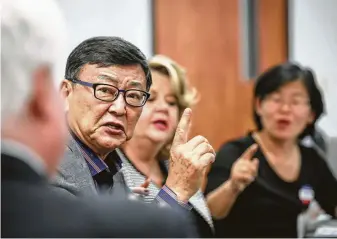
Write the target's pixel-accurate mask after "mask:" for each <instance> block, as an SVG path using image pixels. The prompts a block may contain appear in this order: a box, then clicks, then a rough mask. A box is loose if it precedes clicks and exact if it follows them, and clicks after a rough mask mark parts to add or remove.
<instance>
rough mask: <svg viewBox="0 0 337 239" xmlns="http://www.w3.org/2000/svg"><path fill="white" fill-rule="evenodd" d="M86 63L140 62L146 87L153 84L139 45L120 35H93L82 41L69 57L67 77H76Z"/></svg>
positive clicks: (105, 65) (118, 63)
mask: <svg viewBox="0 0 337 239" xmlns="http://www.w3.org/2000/svg"><path fill="white" fill-rule="evenodd" d="M85 64H97V65H98V66H99V67H109V66H112V65H120V66H123V65H135V64H139V65H140V66H141V67H142V69H143V71H144V73H145V77H146V89H147V90H149V89H150V86H151V84H152V77H151V72H150V69H149V65H148V63H147V60H146V57H145V55H144V54H143V53H142V52H141V50H140V49H139V48H138V47H136V46H135V45H133V44H132V43H130V42H128V41H126V40H124V39H122V38H120V37H108V36H101V37H93V38H89V39H87V40H85V41H83V42H82V43H80V44H79V45H78V46H77V47H76V48H75V49H74V50H73V51H72V52H71V53H70V55H69V57H68V59H67V65H66V71H65V78H66V79H73V78H76V77H77V76H78V73H79V72H80V70H81V68H82V67H83V66H84V65H85Z"/></svg>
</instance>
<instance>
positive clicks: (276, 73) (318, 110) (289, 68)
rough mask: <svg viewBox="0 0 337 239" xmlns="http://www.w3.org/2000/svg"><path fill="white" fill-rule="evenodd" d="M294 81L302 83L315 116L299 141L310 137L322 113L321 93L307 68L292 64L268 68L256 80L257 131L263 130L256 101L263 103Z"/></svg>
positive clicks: (255, 114)
mask: <svg viewBox="0 0 337 239" xmlns="http://www.w3.org/2000/svg"><path fill="white" fill-rule="evenodd" d="M295 81H302V82H303V84H304V86H305V88H306V90H307V92H308V95H309V100H310V107H311V110H312V111H313V112H314V114H315V119H314V120H313V122H312V123H311V124H310V125H308V126H307V127H306V128H305V129H304V131H303V132H302V133H301V135H300V136H299V138H300V139H302V138H303V137H305V136H307V135H312V134H313V133H314V130H315V123H316V121H317V119H318V118H319V117H320V116H321V115H322V113H323V112H324V103H323V99H322V95H321V92H320V90H319V88H318V86H317V84H316V80H315V76H314V72H313V71H312V70H310V69H308V68H302V67H301V66H299V65H297V64H293V63H284V64H280V65H276V66H274V67H271V68H269V69H268V70H266V71H265V72H264V73H262V74H261V75H260V76H259V77H258V78H257V80H256V83H255V88H254V103H253V104H254V121H255V124H256V126H257V128H258V130H261V129H263V125H262V123H261V119H260V116H259V115H258V114H257V112H256V108H255V102H256V99H259V100H260V101H263V100H264V99H265V98H266V96H268V95H269V94H271V93H274V92H276V91H277V90H279V89H280V88H281V87H282V86H284V85H286V84H288V83H290V82H295Z"/></svg>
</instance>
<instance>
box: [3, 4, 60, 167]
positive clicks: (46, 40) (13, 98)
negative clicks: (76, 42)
mask: <svg viewBox="0 0 337 239" xmlns="http://www.w3.org/2000/svg"><path fill="white" fill-rule="evenodd" d="M1 5H2V9H1V10H2V11H1V138H6V139H12V140H15V141H18V142H20V143H22V144H24V145H26V146H28V147H30V148H31V149H32V150H34V151H35V153H37V154H38V155H39V156H40V157H41V158H43V159H44V161H45V162H46V167H47V169H48V172H49V173H51V172H52V171H53V170H54V169H55V167H56V165H57V163H58V159H59V157H60V155H61V154H62V152H63V147H64V143H65V135H66V134H65V132H66V127H65V122H64V116H63V109H62V102H61V99H60V98H59V94H58V93H57V88H56V86H57V79H56V78H55V74H54V73H55V68H57V67H56V65H57V63H58V62H60V60H61V57H62V55H61V54H60V53H61V52H62V51H63V49H64V43H65V41H64V40H65V34H66V32H65V23H64V19H63V16H62V14H61V12H60V9H59V8H58V6H57V4H56V3H55V2H54V1H53V0H43V1H36V0H2V1H1Z"/></svg>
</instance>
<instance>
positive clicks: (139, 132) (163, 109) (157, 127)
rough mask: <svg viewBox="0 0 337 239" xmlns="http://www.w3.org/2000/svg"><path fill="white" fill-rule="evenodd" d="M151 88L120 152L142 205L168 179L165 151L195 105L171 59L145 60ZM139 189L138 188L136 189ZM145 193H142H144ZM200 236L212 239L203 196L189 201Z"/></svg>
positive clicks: (192, 91) (192, 92) (182, 72)
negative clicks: (177, 128)
mask: <svg viewBox="0 0 337 239" xmlns="http://www.w3.org/2000/svg"><path fill="white" fill-rule="evenodd" d="M149 66H150V69H151V74H152V80H153V84H152V86H151V90H150V94H151V96H150V98H149V100H148V102H147V103H146V105H145V106H144V109H143V112H142V115H141V117H140V119H139V121H138V123H137V126H136V128H135V131H134V135H133V137H132V139H131V140H129V141H127V142H126V143H125V144H124V145H123V147H122V150H117V153H118V154H119V157H120V158H121V159H122V163H123V170H122V173H123V176H124V179H125V182H126V184H127V186H128V187H130V188H132V189H133V191H134V192H138V193H139V194H140V197H141V198H143V199H144V200H145V201H147V202H150V201H152V200H153V199H154V198H155V197H156V195H157V194H158V192H159V191H160V188H161V187H162V186H163V185H164V184H165V180H166V177H167V175H168V170H169V169H168V167H167V166H168V162H167V161H168V151H169V149H170V144H171V142H172V139H173V136H174V132H175V130H176V127H177V124H178V122H179V118H180V116H181V114H182V113H183V111H184V109H186V108H187V107H191V106H193V105H194V104H195V103H196V101H197V93H196V90H195V89H192V88H190V87H189V86H188V82H187V79H186V72H185V70H184V69H183V68H182V67H181V66H179V65H178V64H177V63H176V62H174V61H173V60H172V59H170V58H168V57H166V56H163V55H156V56H154V57H153V58H151V59H150V60H149ZM139 186H142V187H139ZM144 189H145V190H144ZM189 206H190V208H189V210H191V211H192V213H193V214H194V215H195V218H196V221H197V225H198V228H199V232H200V235H201V236H204V237H210V236H212V230H213V223H212V219H211V216H210V213H209V210H208V208H207V205H206V203H205V200H204V197H203V194H202V193H201V191H198V192H197V193H196V194H195V195H194V196H193V197H192V198H191V199H190V201H189Z"/></svg>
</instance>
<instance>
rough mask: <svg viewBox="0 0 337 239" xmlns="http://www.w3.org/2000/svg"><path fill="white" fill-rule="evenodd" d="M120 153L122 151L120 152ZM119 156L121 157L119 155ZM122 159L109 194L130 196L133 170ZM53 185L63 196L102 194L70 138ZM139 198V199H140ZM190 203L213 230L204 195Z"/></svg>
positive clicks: (200, 194) (196, 196) (198, 194)
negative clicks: (116, 192)
mask: <svg viewBox="0 0 337 239" xmlns="http://www.w3.org/2000/svg"><path fill="white" fill-rule="evenodd" d="M118 152H120V151H118ZM119 156H121V155H120V154H119ZM121 159H122V165H123V166H122V170H120V171H119V172H117V173H116V174H115V176H114V186H113V189H112V190H111V191H109V192H108V193H113V192H115V191H118V194H120V193H121V192H123V193H124V194H125V195H129V196H130V192H131V191H130V186H131V185H132V182H133V177H132V173H131V172H132V170H133V168H132V167H131V166H130V164H129V163H128V161H127V160H125V158H123V157H121ZM51 183H52V185H54V186H56V187H55V188H54V190H57V191H59V192H61V193H63V194H68V195H90V196H92V195H99V194H101V193H100V192H99V191H98V189H97V187H96V184H95V181H94V179H93V178H92V176H91V173H90V170H89V167H88V165H87V163H86V161H85V159H84V157H83V156H82V153H81V150H80V148H79V146H78V145H77V143H76V141H75V140H74V139H73V138H72V137H70V140H69V142H68V145H67V149H66V151H65V154H64V157H63V159H62V161H61V164H60V166H59V168H58V173H57V174H56V175H55V177H54V178H53V180H52V182H51ZM138 198H139V197H138ZM190 203H191V204H192V205H193V207H194V208H195V209H196V211H197V212H198V213H199V214H200V215H201V216H202V218H204V220H205V221H206V222H207V224H208V225H209V226H210V228H211V229H212V230H214V227H213V221H212V218H211V215H210V212H209V210H208V207H207V204H206V202H205V199H204V197H203V194H202V193H201V192H200V191H198V192H197V193H196V194H195V195H194V196H193V197H192V198H191V199H190Z"/></svg>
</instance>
